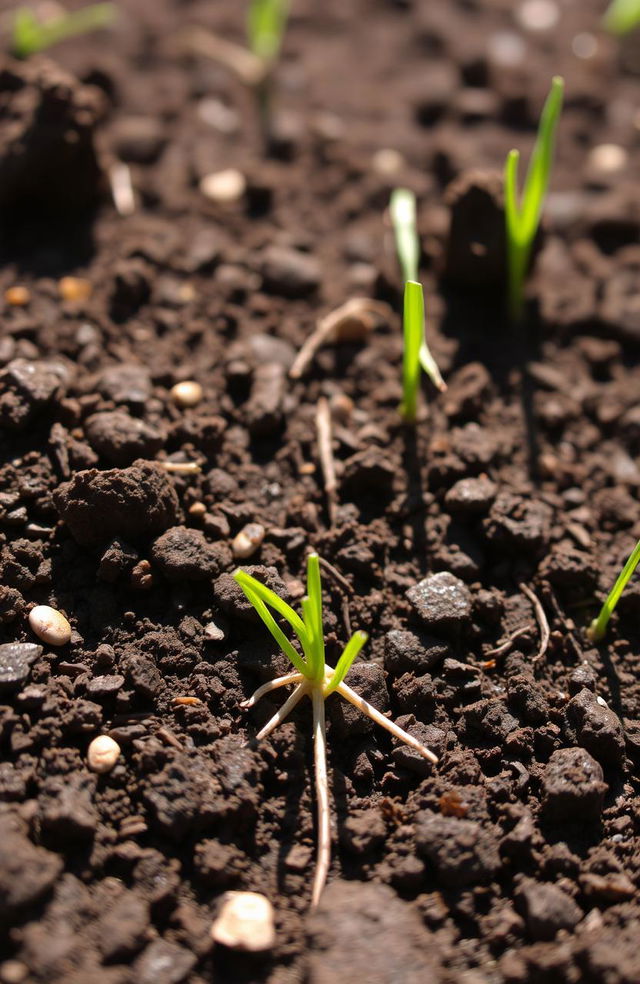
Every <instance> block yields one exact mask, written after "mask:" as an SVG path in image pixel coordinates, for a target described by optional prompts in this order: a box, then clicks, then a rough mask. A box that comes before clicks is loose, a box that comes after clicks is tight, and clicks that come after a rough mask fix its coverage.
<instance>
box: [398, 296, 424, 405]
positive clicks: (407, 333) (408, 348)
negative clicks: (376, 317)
mask: <svg viewBox="0 0 640 984" xmlns="http://www.w3.org/2000/svg"><path fill="white" fill-rule="evenodd" d="M402 326H403V333H404V350H403V355H402V403H401V404H400V413H401V414H402V416H403V418H404V420H405V421H406V422H407V423H408V424H415V422H416V416H417V413H418V391H419V389H420V369H421V367H420V346H421V345H422V338H423V335H424V293H423V290H422V284H419V283H417V281H415V280H407V282H406V284H405V285H404V313H403V319H402Z"/></svg>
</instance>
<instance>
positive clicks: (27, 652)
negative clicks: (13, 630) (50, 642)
mask: <svg viewBox="0 0 640 984" xmlns="http://www.w3.org/2000/svg"><path fill="white" fill-rule="evenodd" d="M41 653H42V646H38V645H36V644H35V643H33V642H6V643H4V645H1V646H0V691H3V690H15V689H17V688H18V687H19V686H20V685H21V684H23V683H24V681H25V680H26V679H27V677H28V676H29V673H30V671H31V667H32V666H33V664H34V663H35V661H36V660H37V658H38V656H40V654H41Z"/></svg>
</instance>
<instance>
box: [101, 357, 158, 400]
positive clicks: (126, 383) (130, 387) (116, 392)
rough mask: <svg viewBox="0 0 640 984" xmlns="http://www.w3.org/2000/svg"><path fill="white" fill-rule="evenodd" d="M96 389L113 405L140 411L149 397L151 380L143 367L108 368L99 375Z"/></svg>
mask: <svg viewBox="0 0 640 984" xmlns="http://www.w3.org/2000/svg"><path fill="white" fill-rule="evenodd" d="M98 389H99V391H100V393H102V395H103V396H105V397H107V399H109V400H113V402H114V403H124V404H126V405H127V406H130V407H132V408H136V409H139V410H140V409H142V408H143V407H144V405H145V403H146V402H147V400H148V399H149V397H150V396H151V378H150V376H149V370H148V369H145V367H144V366H134V365H124V366H109V368H108V369H105V370H104V372H102V373H101V375H100V378H99V380H98Z"/></svg>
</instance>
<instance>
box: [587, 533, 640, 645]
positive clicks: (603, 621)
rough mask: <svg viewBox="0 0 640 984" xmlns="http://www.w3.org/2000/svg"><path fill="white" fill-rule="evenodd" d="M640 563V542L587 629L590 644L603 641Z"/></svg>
mask: <svg viewBox="0 0 640 984" xmlns="http://www.w3.org/2000/svg"><path fill="white" fill-rule="evenodd" d="M639 562H640V540H639V541H638V542H637V543H636V545H635V547H634V548H633V550H632V552H631V555H630V557H629V559H628V560H627V562H626V564H625V565H624V567H623V568H622V570H621V571H620V573H619V574H618V578H617V580H616V583H615V584H614V586H613V587H612V589H611V591H610V592H609V594H608V596H607V599H606V601H605V603H604V605H603V606H602V608H601V609H600V614H599V615H598V617H597V618H594V620H593V622H592V623H591V625H590V626H589V628H588V629H587V635H588V636H589V638H590V639H591V640H592V642H600V641H601V639H604V635H605V632H606V631H607V626H608V624H609V619H610V618H611V616H612V615H613V612H614V609H615V607H616V605H617V604H618V601H619V600H620V595H621V594H622V592H623V591H624V589H625V588H626V586H627V584H628V583H629V580H630V579H631V575H632V574H633V572H634V571H635V569H636V567H637V566H638V563H639Z"/></svg>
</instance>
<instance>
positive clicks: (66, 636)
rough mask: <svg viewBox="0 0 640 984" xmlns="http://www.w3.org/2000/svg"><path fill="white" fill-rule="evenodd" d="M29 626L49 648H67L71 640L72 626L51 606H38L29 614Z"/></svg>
mask: <svg viewBox="0 0 640 984" xmlns="http://www.w3.org/2000/svg"><path fill="white" fill-rule="evenodd" d="M29 625H30V626H31V629H32V630H33V632H35V634H36V635H37V637H38V639H41V640H42V642H46V643H47V645H48V646H66V644H67V643H68V642H69V640H70V638H71V626H70V625H69V622H68V621H67V619H66V618H65V617H64V615H63V614H62V612H59V611H56V609H55V608H50V607H49V605H36V607H35V608H32V609H31V611H30V612H29Z"/></svg>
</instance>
